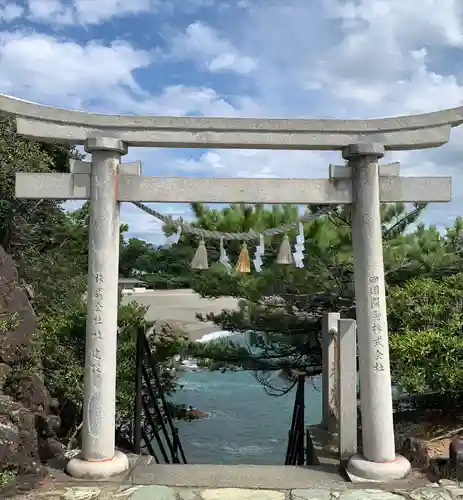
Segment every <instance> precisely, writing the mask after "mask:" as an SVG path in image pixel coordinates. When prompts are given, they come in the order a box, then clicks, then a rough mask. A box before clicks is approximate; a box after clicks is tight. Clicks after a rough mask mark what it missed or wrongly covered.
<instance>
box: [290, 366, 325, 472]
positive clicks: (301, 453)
mask: <svg viewBox="0 0 463 500" xmlns="http://www.w3.org/2000/svg"><path fill="white" fill-rule="evenodd" d="M304 386H305V375H299V377H298V379H297V389H296V397H295V399H294V410H293V418H292V422H291V429H290V430H289V436H288V448H287V450H286V459H285V465H304V464H307V465H318V463H319V462H318V458H317V456H316V454H315V448H314V446H313V442H312V438H311V437H310V433H309V431H308V429H306V428H305V424H304V407H305V401H304V388H305V387H304Z"/></svg>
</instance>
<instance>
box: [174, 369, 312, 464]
mask: <svg viewBox="0 0 463 500" xmlns="http://www.w3.org/2000/svg"><path fill="white" fill-rule="evenodd" d="M181 383H182V384H183V386H184V387H183V389H182V390H180V391H179V392H178V394H177V396H176V401H177V402H179V403H183V404H185V405H193V406H195V407H196V408H197V409H198V410H202V411H207V412H209V413H210V414H211V417H210V418H209V419H204V420H197V421H194V422H180V425H179V436H180V439H181V442H182V444H183V447H184V450H185V454H186V458H187V460H188V463H210V464H283V463H284V460H285V454H286V446H287V438H288V431H289V428H290V426H291V417H292V411H293V405H294V397H295V390H296V389H295V388H294V389H293V390H292V391H291V392H290V393H289V394H287V395H285V396H280V397H272V396H269V395H267V394H266V393H265V391H264V389H263V387H262V385H260V384H259V383H258V382H257V381H256V380H255V379H254V378H253V376H252V375H251V374H250V373H246V372H231V373H230V372H229V373H223V374H222V373H218V372H204V371H202V372H201V371H198V372H185V373H183V374H182V377H181ZM313 385H314V386H312V385H310V384H307V386H306V396H305V397H306V400H305V420H306V423H307V424H316V423H319V422H320V421H321V411H322V410H321V380H320V379H316V380H315V381H314V384H313Z"/></svg>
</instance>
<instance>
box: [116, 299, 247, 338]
mask: <svg viewBox="0 0 463 500" xmlns="http://www.w3.org/2000/svg"><path fill="white" fill-rule="evenodd" d="M132 301H136V302H138V303H139V304H140V305H142V306H145V307H148V311H147V313H146V319H147V320H149V321H156V322H157V323H158V325H160V324H162V323H168V324H169V325H170V326H171V327H172V329H173V330H174V331H178V332H179V334H182V333H184V334H186V335H188V337H189V339H190V340H193V341H197V340H200V339H201V338H202V337H204V335H208V334H210V333H214V332H218V331H221V328H220V327H219V326H217V325H215V324H214V323H211V322H202V321H199V320H198V319H197V318H196V314H197V313H200V314H201V313H202V314H207V313H215V314H218V313H220V312H221V311H222V310H223V309H232V310H233V309H237V308H238V300H237V299H235V298H232V297H219V298H217V299H204V298H202V297H200V296H199V295H198V294H197V293H195V292H194V291H193V290H191V289H177V290H147V291H146V292H144V293H133V294H131V295H125V296H124V297H123V298H122V303H129V302H132Z"/></svg>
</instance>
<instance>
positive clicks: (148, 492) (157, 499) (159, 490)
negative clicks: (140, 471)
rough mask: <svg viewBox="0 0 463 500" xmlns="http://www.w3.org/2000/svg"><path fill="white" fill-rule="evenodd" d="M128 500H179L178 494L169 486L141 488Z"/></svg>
mask: <svg viewBox="0 0 463 500" xmlns="http://www.w3.org/2000/svg"><path fill="white" fill-rule="evenodd" d="M126 498H127V500H128V499H130V500H178V496H177V493H176V492H175V490H173V489H172V488H168V487H167V486H140V488H137V489H136V490H135V491H134V492H133V493H132V494H131V495H130V496H128V497H126Z"/></svg>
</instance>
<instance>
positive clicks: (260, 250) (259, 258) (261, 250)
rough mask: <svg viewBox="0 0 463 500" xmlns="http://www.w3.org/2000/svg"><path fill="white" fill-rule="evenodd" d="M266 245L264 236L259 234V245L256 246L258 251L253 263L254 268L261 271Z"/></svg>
mask: <svg viewBox="0 0 463 500" xmlns="http://www.w3.org/2000/svg"><path fill="white" fill-rule="evenodd" d="M264 251H265V245H264V236H263V235H262V234H261V235H260V236H259V245H258V246H257V247H256V252H255V253H254V259H253V260H252V263H253V264H254V269H255V270H256V271H257V272H258V273H260V272H261V270H262V256H263V255H264Z"/></svg>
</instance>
